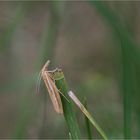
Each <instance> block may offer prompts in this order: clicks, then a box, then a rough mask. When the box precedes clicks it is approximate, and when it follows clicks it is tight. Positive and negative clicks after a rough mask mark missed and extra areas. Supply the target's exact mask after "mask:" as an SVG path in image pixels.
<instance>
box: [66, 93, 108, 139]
mask: <svg viewBox="0 0 140 140" xmlns="http://www.w3.org/2000/svg"><path fill="white" fill-rule="evenodd" d="M68 95H69V96H70V97H71V99H72V100H73V102H74V103H75V104H76V105H77V106H78V107H79V108H80V109H81V111H82V112H83V113H84V114H85V115H86V117H87V118H88V119H89V121H90V122H91V124H92V125H93V126H94V127H95V128H96V129H97V130H98V132H99V133H100V135H101V136H102V137H103V139H105V140H108V138H107V136H106V134H105V133H104V131H103V130H102V128H101V127H100V126H99V125H98V123H97V122H96V121H95V119H94V118H93V117H92V116H91V114H90V113H89V112H88V111H87V109H86V108H85V107H84V105H83V104H82V103H81V102H80V101H79V99H78V98H77V97H76V96H75V94H74V93H73V92H72V91H69V92H68Z"/></svg>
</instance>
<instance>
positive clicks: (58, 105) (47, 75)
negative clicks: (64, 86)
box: [37, 60, 63, 114]
mask: <svg viewBox="0 0 140 140" xmlns="http://www.w3.org/2000/svg"><path fill="white" fill-rule="evenodd" d="M49 63H50V60H48V61H47V62H46V63H45V65H44V66H43V68H42V70H41V71H40V73H39V79H38V81H39V82H40V81H41V78H42V79H43V80H44V83H45V85H46V87H47V90H48V93H49V96H50V98H51V101H52V104H53V107H54V109H55V111H56V112H57V113H59V114H63V106H62V101H61V98H60V91H59V90H58V89H57V87H56V85H55V80H54V79H53V73H54V72H55V71H57V70H59V69H55V70H53V71H48V65H49ZM37 92H39V84H37Z"/></svg>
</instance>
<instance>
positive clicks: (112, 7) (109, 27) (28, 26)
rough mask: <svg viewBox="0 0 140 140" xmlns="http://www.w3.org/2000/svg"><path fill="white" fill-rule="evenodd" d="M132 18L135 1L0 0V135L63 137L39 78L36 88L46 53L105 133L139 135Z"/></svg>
mask: <svg viewBox="0 0 140 140" xmlns="http://www.w3.org/2000/svg"><path fill="white" fill-rule="evenodd" d="M139 25H140V2H138V1H135V2H133V1H129V2H127V1H125V2H123V1H110V2H93V1H90V2H88V1H77V2H76V1H53V2H51V1H42V2H37V1H36V2H33V1H31V2H18V1H17V2H12V1H11V2H10V1H9V2H8V1H7V2H4V1H3V2H2V1H0V138H37V139H40V138H52V139H54V138H59V139H61V138H68V130H67V126H66V123H65V119H64V117H63V115H58V114H57V113H56V112H55V111H54V109H53V106H52V103H51V101H50V97H49V96H48V93H47V90H46V88H45V86H44V83H43V82H41V87H40V94H37V93H36V82H37V78H38V73H39V71H40V70H41V68H42V66H43V65H44V63H45V62H46V61H47V60H48V59H50V60H51V65H50V67H49V68H50V70H51V69H54V68H56V67H58V68H62V69H63V72H64V74H65V77H66V80H67V83H68V86H69V89H71V90H73V91H74V92H75V94H76V95H77V96H78V97H79V98H80V100H81V101H83V99H84V98H85V97H86V98H87V103H88V110H89V111H90V112H91V113H92V115H93V116H94V117H95V118H96V121H97V122H98V123H99V124H100V126H101V127H102V128H103V130H104V131H105V132H106V134H107V136H108V137H109V138H123V137H124V134H125V135H127V136H130V134H131V136H132V138H140V133H139V131H140V102H139V98H140V95H139V94H140V88H139V83H140V55H139V54H140V53H139V43H140V42H139V40H140V34H139V33H140V27H139ZM75 111H76V115H77V119H78V124H79V126H80V130H81V134H82V138H86V137H87V134H86V130H85V123H84V116H83V114H82V113H81V112H80V111H79V109H77V107H75ZM92 131H93V134H94V137H95V138H98V137H99V136H98V135H99V134H98V133H97V132H96V130H95V129H94V128H93V127H92Z"/></svg>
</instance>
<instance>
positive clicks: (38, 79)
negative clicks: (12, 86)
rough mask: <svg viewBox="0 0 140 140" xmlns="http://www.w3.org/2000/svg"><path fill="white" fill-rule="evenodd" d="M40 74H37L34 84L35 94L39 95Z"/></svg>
mask: <svg viewBox="0 0 140 140" xmlns="http://www.w3.org/2000/svg"><path fill="white" fill-rule="evenodd" d="M41 72H42V71H40V72H39V74H38V77H37V82H36V93H37V94H39V90H40V84H41Z"/></svg>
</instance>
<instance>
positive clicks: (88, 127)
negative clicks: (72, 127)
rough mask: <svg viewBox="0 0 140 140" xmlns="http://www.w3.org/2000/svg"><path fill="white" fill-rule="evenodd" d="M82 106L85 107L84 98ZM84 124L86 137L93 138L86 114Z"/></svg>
mask: <svg viewBox="0 0 140 140" xmlns="http://www.w3.org/2000/svg"><path fill="white" fill-rule="evenodd" d="M84 106H85V108H86V109H87V101H86V98H85V99H84ZM85 125H86V130H87V136H88V139H93V136H92V132H91V126H90V122H89V119H88V118H87V117H86V116H85Z"/></svg>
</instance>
